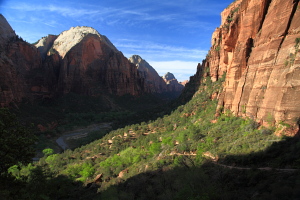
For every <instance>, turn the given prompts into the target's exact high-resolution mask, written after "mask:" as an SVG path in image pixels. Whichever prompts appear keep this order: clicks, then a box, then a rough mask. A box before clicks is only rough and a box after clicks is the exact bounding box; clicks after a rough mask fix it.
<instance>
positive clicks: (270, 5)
mask: <svg viewBox="0 0 300 200" xmlns="http://www.w3.org/2000/svg"><path fill="white" fill-rule="evenodd" d="M299 46H300V9H299V0H288V1H287V0H237V1H235V2H234V3H232V4H231V5H230V6H229V7H228V8H227V9H225V10H224V11H223V12H222V24H221V26H220V28H217V29H216V31H215V32H214V34H213V36H212V48H211V50H210V52H209V54H208V56H207V66H209V67H210V76H211V77H212V80H213V81H215V80H217V79H218V78H220V77H221V76H222V74H223V73H225V72H226V81H225V88H224V91H223V94H222V95H220V99H219V108H220V107H224V109H230V110H232V111H233V112H234V113H235V114H237V115H240V116H248V117H251V118H254V119H256V120H257V121H260V122H262V124H264V125H265V124H266V123H267V122H268V123H275V122H280V121H285V122H288V123H290V124H294V125H296V123H297V119H298V118H299V117H300V101H299V98H300V73H299V72H300V53H299V49H300V47H299Z"/></svg>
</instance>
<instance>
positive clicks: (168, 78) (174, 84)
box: [163, 72, 184, 92]
mask: <svg viewBox="0 0 300 200" xmlns="http://www.w3.org/2000/svg"><path fill="white" fill-rule="evenodd" d="M163 80H164V81H165V83H166V84H167V89H168V91H169V92H181V91H182V90H183V88H184V86H183V85H181V84H180V83H178V81H177V79H176V78H175V76H174V75H173V74H172V73H170V72H168V73H166V74H165V75H164V76H163Z"/></svg>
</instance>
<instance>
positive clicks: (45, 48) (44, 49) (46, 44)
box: [35, 35, 57, 59]
mask: <svg viewBox="0 0 300 200" xmlns="http://www.w3.org/2000/svg"><path fill="white" fill-rule="evenodd" d="M56 39H57V36H56V35H48V36H46V37H43V38H42V39H40V40H39V41H38V42H37V44H35V47H36V48H37V49H38V50H39V51H40V53H41V55H42V57H43V59H45V58H46V56H47V54H48V52H49V50H50V49H51V47H52V46H53V43H54V41H55V40H56Z"/></svg>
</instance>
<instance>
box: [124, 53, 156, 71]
mask: <svg viewBox="0 0 300 200" xmlns="http://www.w3.org/2000/svg"><path fill="white" fill-rule="evenodd" d="M129 61H130V62H131V63H133V64H135V65H136V67H137V69H138V70H139V71H140V72H144V71H147V72H151V73H156V74H157V72H156V70H155V69H154V68H153V67H152V66H151V65H150V64H149V63H148V62H147V61H145V60H144V59H142V58H141V57H140V56H139V55H132V56H131V57H130V58H129ZM157 75H158V74H157Z"/></svg>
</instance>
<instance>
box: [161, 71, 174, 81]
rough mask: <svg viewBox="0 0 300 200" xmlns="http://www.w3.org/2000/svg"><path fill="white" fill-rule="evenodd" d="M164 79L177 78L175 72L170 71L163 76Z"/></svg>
mask: <svg viewBox="0 0 300 200" xmlns="http://www.w3.org/2000/svg"><path fill="white" fill-rule="evenodd" d="M163 79H164V80H166V81H171V80H174V79H176V78H175V76H174V74H172V73H170V72H167V73H166V74H165V75H164V76H163Z"/></svg>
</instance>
